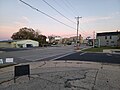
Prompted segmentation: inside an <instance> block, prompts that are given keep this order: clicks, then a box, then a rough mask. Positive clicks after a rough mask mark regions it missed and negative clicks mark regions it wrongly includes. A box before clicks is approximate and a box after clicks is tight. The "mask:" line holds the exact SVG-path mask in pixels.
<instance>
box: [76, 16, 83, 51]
mask: <svg viewBox="0 0 120 90" xmlns="http://www.w3.org/2000/svg"><path fill="white" fill-rule="evenodd" d="M75 18H76V20H77V40H76V47H77V49H79V43H78V40H79V37H78V30H79V19H80V18H82V17H79V16H78V17H75Z"/></svg>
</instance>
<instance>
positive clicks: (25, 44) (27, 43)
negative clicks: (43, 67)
mask: <svg viewBox="0 0 120 90" xmlns="http://www.w3.org/2000/svg"><path fill="white" fill-rule="evenodd" d="M38 46H39V42H38V41H34V40H4V41H0V48H29V47H38Z"/></svg>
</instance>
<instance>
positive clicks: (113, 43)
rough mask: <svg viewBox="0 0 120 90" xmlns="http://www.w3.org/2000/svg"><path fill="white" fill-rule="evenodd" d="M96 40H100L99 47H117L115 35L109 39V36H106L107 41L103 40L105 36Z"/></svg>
mask: <svg viewBox="0 0 120 90" xmlns="http://www.w3.org/2000/svg"><path fill="white" fill-rule="evenodd" d="M97 39H100V46H117V40H118V36H117V35H112V36H111V39H110V36H107V39H105V36H97Z"/></svg>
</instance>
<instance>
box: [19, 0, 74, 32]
mask: <svg viewBox="0 0 120 90" xmlns="http://www.w3.org/2000/svg"><path fill="white" fill-rule="evenodd" d="M19 1H20V2H22V3H24V4H25V5H27V6H29V7H30V8H32V9H33V10H36V11H38V12H40V13H42V14H44V15H46V16H47V17H49V18H51V19H53V20H55V21H57V22H59V23H61V24H63V25H65V26H67V27H69V28H72V29H75V28H74V27H71V26H69V25H67V24H65V23H63V22H61V21H59V20H57V19H56V18H54V17H52V16H50V15H48V14H46V13H44V12H43V11H41V10H39V9H37V8H35V7H33V6H31V5H30V4H28V3H26V2H25V1H23V0H19ZM75 30H76V29H75Z"/></svg>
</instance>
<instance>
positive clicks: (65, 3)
mask: <svg viewBox="0 0 120 90" xmlns="http://www.w3.org/2000/svg"><path fill="white" fill-rule="evenodd" d="M62 1H63V4H64V5H65V6H66V7H67V8H69V10H70V8H71V7H70V6H69V5H68V3H67V2H66V0H62ZM71 9H72V8H71ZM70 11H72V14H74V15H75V16H76V14H75V12H74V10H70Z"/></svg>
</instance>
